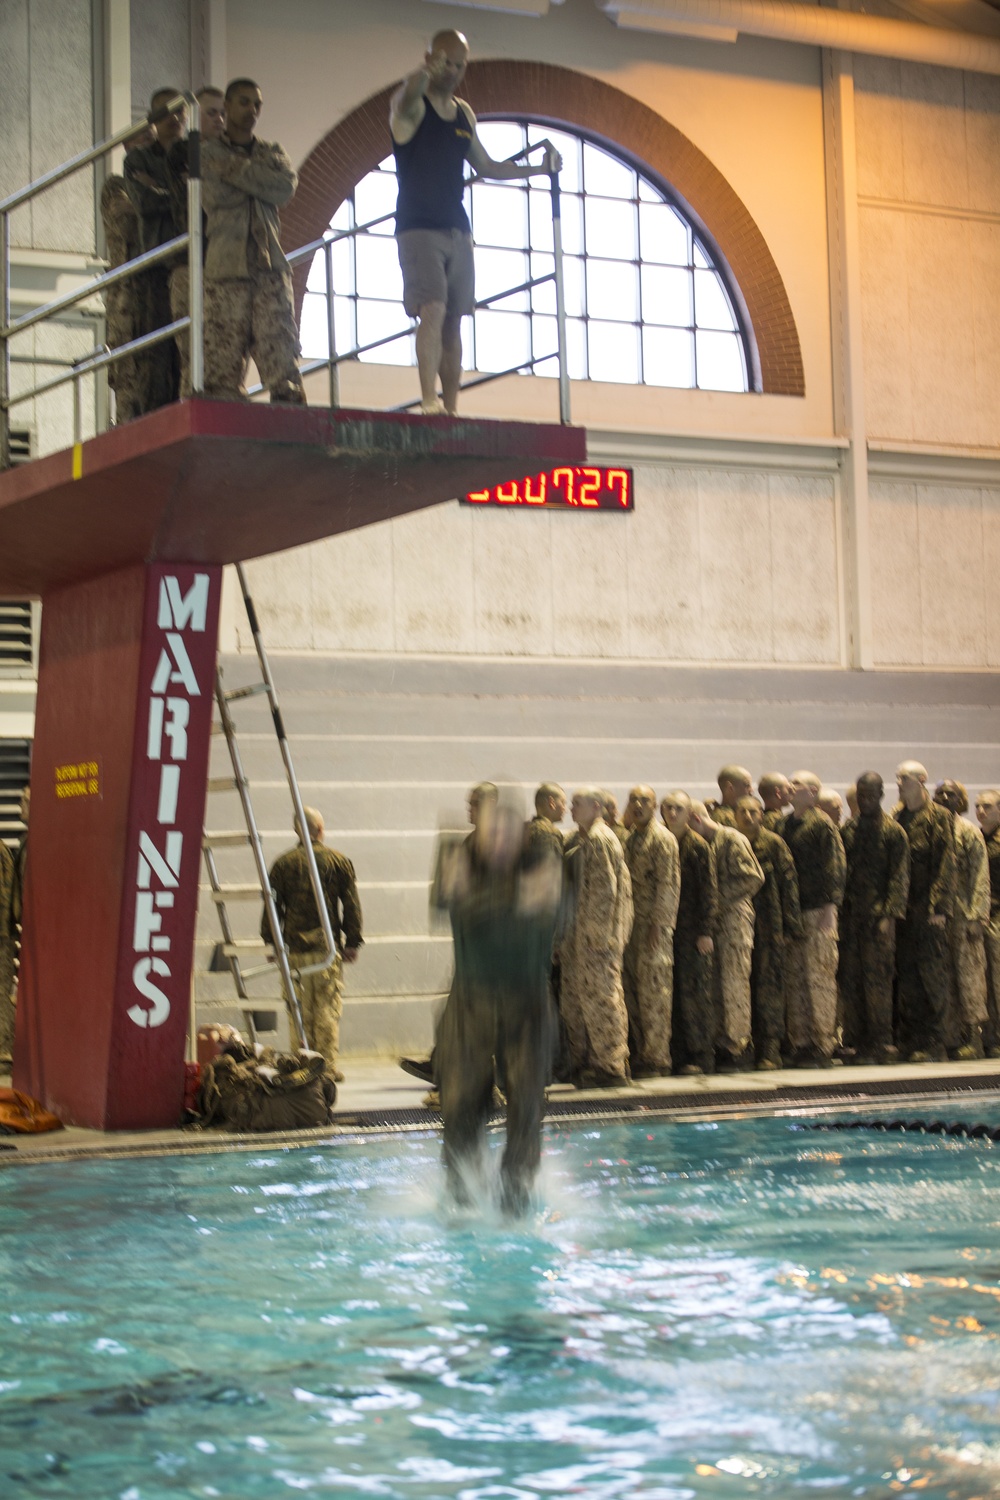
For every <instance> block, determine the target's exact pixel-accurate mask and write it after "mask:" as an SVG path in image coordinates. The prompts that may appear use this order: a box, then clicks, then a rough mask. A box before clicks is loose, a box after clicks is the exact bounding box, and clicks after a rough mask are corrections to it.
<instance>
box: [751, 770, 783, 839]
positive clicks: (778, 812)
mask: <svg viewBox="0 0 1000 1500" xmlns="http://www.w3.org/2000/svg"><path fill="white" fill-rule="evenodd" d="M757 795H758V797H759V798H760V800H761V802H763V804H764V827H765V828H766V829H767V831H768V833H780V831H781V823H782V820H783V818H784V816H785V809H786V808H787V807H788V805H789V803H790V802H791V798H792V788H791V784H790V783H789V780H788V777H787V776H783V775H782V773H781V772H780V771H765V772H764V774H763V776H761V777H760V779H759V780H758V782H757Z"/></svg>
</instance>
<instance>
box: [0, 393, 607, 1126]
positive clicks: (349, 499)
mask: <svg viewBox="0 0 1000 1500" xmlns="http://www.w3.org/2000/svg"><path fill="white" fill-rule="evenodd" d="M585 461H586V434H585V432H584V431H583V430H582V429H581V428H577V427H572V426H569V425H545V424H540V423H539V424H536V423H524V422H496V421H486V420H479V419H464V418H449V417H429V418H428V417H420V416H415V415H410V414H407V413H401V412H368V411H351V410H346V409H342V408H335V409H330V410H327V409H324V408H303V407H284V406H264V405H251V404H237V403H228V402H214V401H207V400H204V399H201V398H195V399H191V400H187V401H182V402H179V403H177V404H176V405H173V406H168V407H164V408H162V409H161V410H159V411H156V412H153V413H151V414H149V415H148V416H145V417H141V418H139V419H138V420H137V421H135V422H131V423H129V424H127V425H125V426H122V427H119V428H114V429H111V430H110V431H108V432H105V433H102V434H100V435H99V436H97V437H95V438H92V439H90V440H89V441H87V442H83V443H78V444H76V445H74V446H73V447H72V448H70V449H67V450H65V451H63V452H61V453H56V454H53V455H51V456H48V457H44V458H40V459H36V460H35V461H33V462H31V463H29V464H26V465H23V466H20V467H16V468H12V469H8V470H6V471H4V472H2V473H0V594H3V595H4V596H5V597H8V598H12V597H18V596H20V597H24V596H30V597H40V598H41V599H42V600H43V602H44V605H45V608H44V610H43V614H42V633H41V647H40V658H39V675H38V698H37V712H36V732H35V743H34V754H33V760H32V776H31V823H30V839H29V856H28V861H27V878H26V890H25V900H24V942H23V947H22V955H21V974H20V980H19V989H18V1007H17V1032H16V1040H15V1064H14V1083H15V1086H16V1087H18V1088H21V1089H23V1090H25V1091H26V1092H28V1093H30V1094H32V1095H33V1096H34V1097H36V1098H38V1099H40V1100H42V1101H43V1102H44V1103H45V1104H46V1106H47V1107H48V1108H50V1109H52V1110H53V1111H54V1112H55V1113H56V1114H58V1115H59V1116H60V1118H62V1119H63V1120H64V1121H66V1122H67V1123H71V1124H75V1125H82V1126H90V1127H92V1128H97V1129H102V1130H123V1129H146V1128H163V1127H167V1126H170V1125H172V1124H174V1123H176V1121H177V1120H178V1118H179V1117H180V1113H181V1106H182V1098H183V1066H182V1064H183V1059H184V1044H185V1038H186V1034H187V1030H188V1024H189V1015H190V994H191V969H192V958H193V948H194V929H195V916H196V909H197V901H198V885H199V878H200V861H201V840H202V829H203V825H204V812H205V793H206V782H207V768H208V749H209V737H210V733H211V719H212V702H213V694H214V683H215V665H216V654H217V645H218V618H219V599H220V594H221V583H222V568H223V566H224V565H225V564H226V563H231V562H238V561H245V560H247V559H250V558H253V557H260V556H263V555H265V554H268V553H273V552H279V551H283V550H285V549H286V548H289V547H295V546H299V545H301V544H303V543H306V542H311V541H317V540H319V539H320V538H322V537H327V536H332V535H336V534H338V533H340V532H345V531H352V530H355V529H356V528H358V527H361V526H368V525H372V524H374V523H375V522H378V521H384V520H388V519H390V518H392V517H395V516H402V515H406V514H409V513H410V512H412V511H416V510H420V509H422V508H424V507H427V506H432V505H438V504H441V503H443V502H445V501H448V500H450V499H452V498H455V497H457V496H460V495H464V494H466V493H469V492H473V491H481V490H483V489H487V488H491V487H493V486H495V485H500V484H505V483H507V482H508V481H510V480H519V479H522V478H523V477H524V476H525V475H530V474H536V473H539V472H541V471H546V470H551V469H553V468H556V467H560V466H567V465H568V466H573V465H579V464H582V463H584V462H585Z"/></svg>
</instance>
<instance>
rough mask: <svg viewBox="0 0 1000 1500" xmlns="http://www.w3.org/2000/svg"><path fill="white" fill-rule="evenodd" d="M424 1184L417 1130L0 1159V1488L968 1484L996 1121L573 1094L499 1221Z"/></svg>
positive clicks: (993, 1453)
mask: <svg viewBox="0 0 1000 1500" xmlns="http://www.w3.org/2000/svg"><path fill="white" fill-rule="evenodd" d="M942 1112H944V1111H943V1110H942V1107H941V1106H940V1105H939V1106H938V1107H937V1109H936V1110H935V1111H934V1113H937V1114H941V1113H942ZM954 1112H955V1111H954V1109H953V1113H954ZM962 1112H963V1113H964V1115H965V1116H966V1117H968V1118H972V1117H973V1116H974V1117H975V1118H976V1119H988V1120H990V1119H991V1120H992V1122H993V1123H1000V1118H998V1110H997V1107H996V1105H995V1104H994V1106H993V1109H992V1116H991V1114H990V1111H989V1110H988V1109H987V1108H986V1106H985V1105H984V1104H983V1103H982V1102H980V1103H978V1104H973V1105H967V1106H964V1107H963V1111H962ZM896 1113H897V1114H898V1113H899V1111H898V1109H897V1111H896ZM911 1113H916V1111H913V1110H911ZM440 1191H441V1168H440V1163H439V1143H438V1140H437V1138H436V1136H434V1135H433V1134H430V1133H428V1134H426V1135H423V1134H422V1135H419V1136H397V1137H392V1138H374V1139H373V1138H368V1139H357V1140H352V1141H350V1142H337V1143H335V1144H331V1145H329V1146H324V1147H323V1148H321V1149H317V1148H315V1147H309V1148H301V1149H298V1150H281V1149H270V1150H269V1149H267V1148H266V1147H262V1148H261V1149H260V1150H259V1151H258V1152H256V1153H255V1154H246V1153H240V1152H233V1153H227V1154H223V1155H197V1156H185V1157H168V1158H155V1159H146V1160H131V1161H129V1160H125V1161H87V1162H75V1163H67V1164H65V1165H48V1166H36V1167H30V1168H29V1167H25V1168H18V1169H15V1170H10V1171H6V1172H0V1216H2V1217H0V1222H2V1224H3V1229H4V1232H3V1235H2V1238H0V1329H2V1331H3V1336H2V1343H0V1352H2V1361H0V1494H2V1495H9V1496H13V1497H21V1496H72V1497H73V1500H92V1497H93V1500H159V1497H167V1496H170V1497H176V1496H206V1495H221V1496H225V1497H227V1500H230V1497H232V1500H255V1497H268V1500H270V1497H274V1496H290V1495H293V1494H297V1493H302V1494H306V1495H308V1494H316V1495H337V1496H340V1495H343V1496H348V1495H350V1496H353V1495H359V1496H383V1497H401V1500H402V1497H406V1500H411V1497H412V1500H435V1497H453V1496H454V1497H460V1500H494V1497H496V1500H520V1497H523V1500H539V1497H558V1500H561V1497H566V1496H583V1497H587V1500H592V1497H602V1500H604V1497H608V1500H610V1497H619V1496H622V1497H642V1500H680V1497H685V1500H687V1497H698V1500H701V1497H712V1500H721V1497H732V1500H743V1497H748V1496H757V1495H761V1496H767V1497H769V1500H784V1497H798V1496H817V1497H830V1500H840V1497H847V1496H857V1495H864V1496H885V1497H890V1496H893V1495H899V1494H909V1493H910V1492H912V1493H914V1494H915V1495H921V1496H923V1497H925V1500H927V1497H934V1500H946V1497H947V1500H973V1497H982V1500H987V1497H993V1496H996V1495H997V1494H998V1493H1000V1343H998V1338H1000V1147H998V1146H995V1145H991V1144H989V1143H983V1142H978V1141H976V1142H969V1141H957V1140H950V1139H946V1138H945V1139H942V1138H941V1137H923V1136H919V1135H909V1134H907V1135H886V1134H877V1135H876V1134H871V1135H868V1134H865V1133H862V1132H855V1131H852V1132H849V1133H837V1132H811V1131H805V1130H802V1129H801V1128H796V1126H795V1124H794V1122H791V1121H789V1120H788V1119H780V1118H778V1119H763V1120H732V1121H726V1122H721V1123H717V1124H703V1125H691V1124H671V1123H657V1124H639V1123H635V1122H634V1121H629V1122H624V1123H611V1124H608V1123H603V1122H602V1123H600V1124H594V1125H593V1126H590V1127H586V1128H579V1129H568V1128H567V1129H560V1128H550V1129H549V1131H548V1133H547V1137H546V1154H545V1162H544V1173H543V1178H542V1183H541V1196H542V1199H543V1202H544V1207H543V1209H542V1210H541V1211H540V1212H539V1214H538V1215H537V1216H536V1217H535V1218H533V1219H531V1220H529V1221H527V1222H525V1223H519V1224H510V1223H504V1222H503V1221H501V1220H499V1219H498V1218H496V1217H495V1216H493V1215H492V1213H491V1212H490V1211H488V1210H485V1211H484V1212H483V1213H481V1214H478V1215H477V1214H473V1213H466V1214H464V1215H457V1214H455V1213H454V1212H448V1211H447V1210H446V1209H445V1208H444V1207H443V1206H442V1204H441V1202H440V1197H439V1195H440Z"/></svg>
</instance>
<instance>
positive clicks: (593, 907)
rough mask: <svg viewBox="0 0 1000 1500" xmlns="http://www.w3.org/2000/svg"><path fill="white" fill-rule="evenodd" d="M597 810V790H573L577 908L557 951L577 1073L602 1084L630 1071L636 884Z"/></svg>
mask: <svg viewBox="0 0 1000 1500" xmlns="http://www.w3.org/2000/svg"><path fill="white" fill-rule="evenodd" d="M600 812H601V804H600V801H599V798H598V796H597V793H596V792H594V793H593V794H591V793H590V792H584V793H579V792H578V793H577V794H576V796H574V798H573V817H574V819H575V820H576V822H577V826H578V828H579V837H578V838H577V840H576V842H575V846H574V848H573V850H572V853H571V854H570V856H569V858H570V863H571V865H572V882H573V892H574V898H575V902H574V905H575V909H574V911H573V915H572V918H571V925H570V928H569V931H568V933H567V935H566V939H565V941H564V942H563V944H562V946H561V948H560V953H561V956H562V1002H561V1003H562V1015H563V1019H564V1021H565V1022H566V1031H567V1036H568V1040H569V1048H570V1058H571V1062H572V1068H573V1073H574V1076H575V1078H576V1079H578V1080H582V1081H584V1082H587V1081H590V1076H589V1075H592V1077H593V1081H595V1082H596V1083H597V1084H598V1085H604V1084H613V1083H621V1082H624V1081H625V1079H626V1078H627V1071H626V1070H627V1060H628V1013H627V1012H626V1010H625V996H624V993H623V991H622V954H623V952H624V949H625V944H626V942H627V940H628V937H629V933H630V932H631V930H632V884H631V880H630V879H629V873H628V866H627V865H626V863H625V854H624V851H623V850H622V846H621V844H620V843H619V841H618V839H617V838H616V837H615V834H614V833H613V832H612V830H611V829H610V828H609V827H608V825H607V823H605V822H604V820H603V818H602V817H601V815H600ZM591 813H593V815H594V816H593V821H592V822H591V821H589V820H590V816H591Z"/></svg>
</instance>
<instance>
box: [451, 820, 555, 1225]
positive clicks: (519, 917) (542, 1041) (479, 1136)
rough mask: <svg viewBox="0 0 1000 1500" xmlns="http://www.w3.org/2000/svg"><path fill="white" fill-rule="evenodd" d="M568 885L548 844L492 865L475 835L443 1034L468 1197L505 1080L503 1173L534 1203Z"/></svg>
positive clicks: (518, 1201)
mask: <svg viewBox="0 0 1000 1500" xmlns="http://www.w3.org/2000/svg"><path fill="white" fill-rule="evenodd" d="M549 826H550V827H551V826H552V825H551V824H550V825H549ZM539 881H541V882H542V885H541V887H539ZM561 881H562V867H561V862H560V860H559V859H558V858H557V857H556V856H555V854H554V852H553V850H552V847H551V842H550V841H547V840H539V841H537V842H536V843H535V847H534V848H533V849H532V850H530V851H529V850H526V851H525V852H524V853H523V854H522V856H521V859H520V862H519V863H518V865H517V866H516V867H515V868H514V869H512V870H497V869H494V868H492V867H490V866H487V865H485V864H483V863H482V861H481V860H479V859H478V858H477V854H476V848H475V840H474V836H473V835H470V836H469V837H468V838H467V839H466V840H465V843H464V844H463V846H462V849H461V852H460V855H459V869H458V879H457V880H456V881H455V882H454V885H453V888H452V891H451V895H450V900H449V903H448V905H449V913H450V916H451V926H452V934H453V937H454V942H455V976H454V979H453V981H452V985H451V990H450V992H449V995H448V1001H447V1004H446V1005H445V1008H444V1011H443V1013H442V1016H441V1020H440V1022H439V1023H438V1028H437V1035H436V1040H435V1062H436V1070H437V1076H438V1078H439V1080H440V1092H441V1113H442V1116H443V1120H444V1159H445V1166H446V1169H447V1172H448V1177H449V1181H450V1185H451V1188H452V1191H453V1193H454V1195H455V1197H456V1198H457V1199H458V1200H459V1201H465V1200H466V1199H467V1197H468V1184H467V1183H466V1182H465V1181H464V1169H465V1167H466V1165H467V1164H468V1165H472V1166H473V1167H474V1166H475V1165H476V1160H477V1157H478V1156H479V1155H480V1153H481V1151H482V1146H483V1141H484V1133H485V1128H486V1122H487V1120H488V1118H489V1115H490V1111H491V1109H492V1103H493V1084H494V1078H495V1077H497V1078H499V1079H502V1086H503V1088H504V1090H505V1092H506V1095H507V1144H506V1148H505V1150H504V1155H503V1161H502V1164H501V1178H502V1182H503V1193H504V1201H505V1203H506V1205H507V1206H508V1207H510V1208H514V1209H518V1210H520V1209H522V1208H523V1207H524V1206H525V1202H526V1199H527V1194H528V1191H529V1189H530V1187H531V1183H532V1181H533V1179H534V1176H535V1173H536V1172H537V1170H538V1163H539V1159H540V1155H541V1127H542V1116H543V1114H544V1110H545V1085H546V1083H547V1081H548V1077H549V1069H550V1064H551V1056H552V1046H553V1040H554V1036H555V1026H554V1019H555V1018H554V1013H553V1009H552V1003H551V1000H550V998H549V993H548V974H549V964H550V961H551V957H552V939H553V934H554V931H555V920H556V913H557V911H558V905H559V892H560V886H561ZM540 889H541V892H542V894H541V896H539V890H540ZM531 891H533V892H534V894H533V895H532V894H530V892H531Z"/></svg>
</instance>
